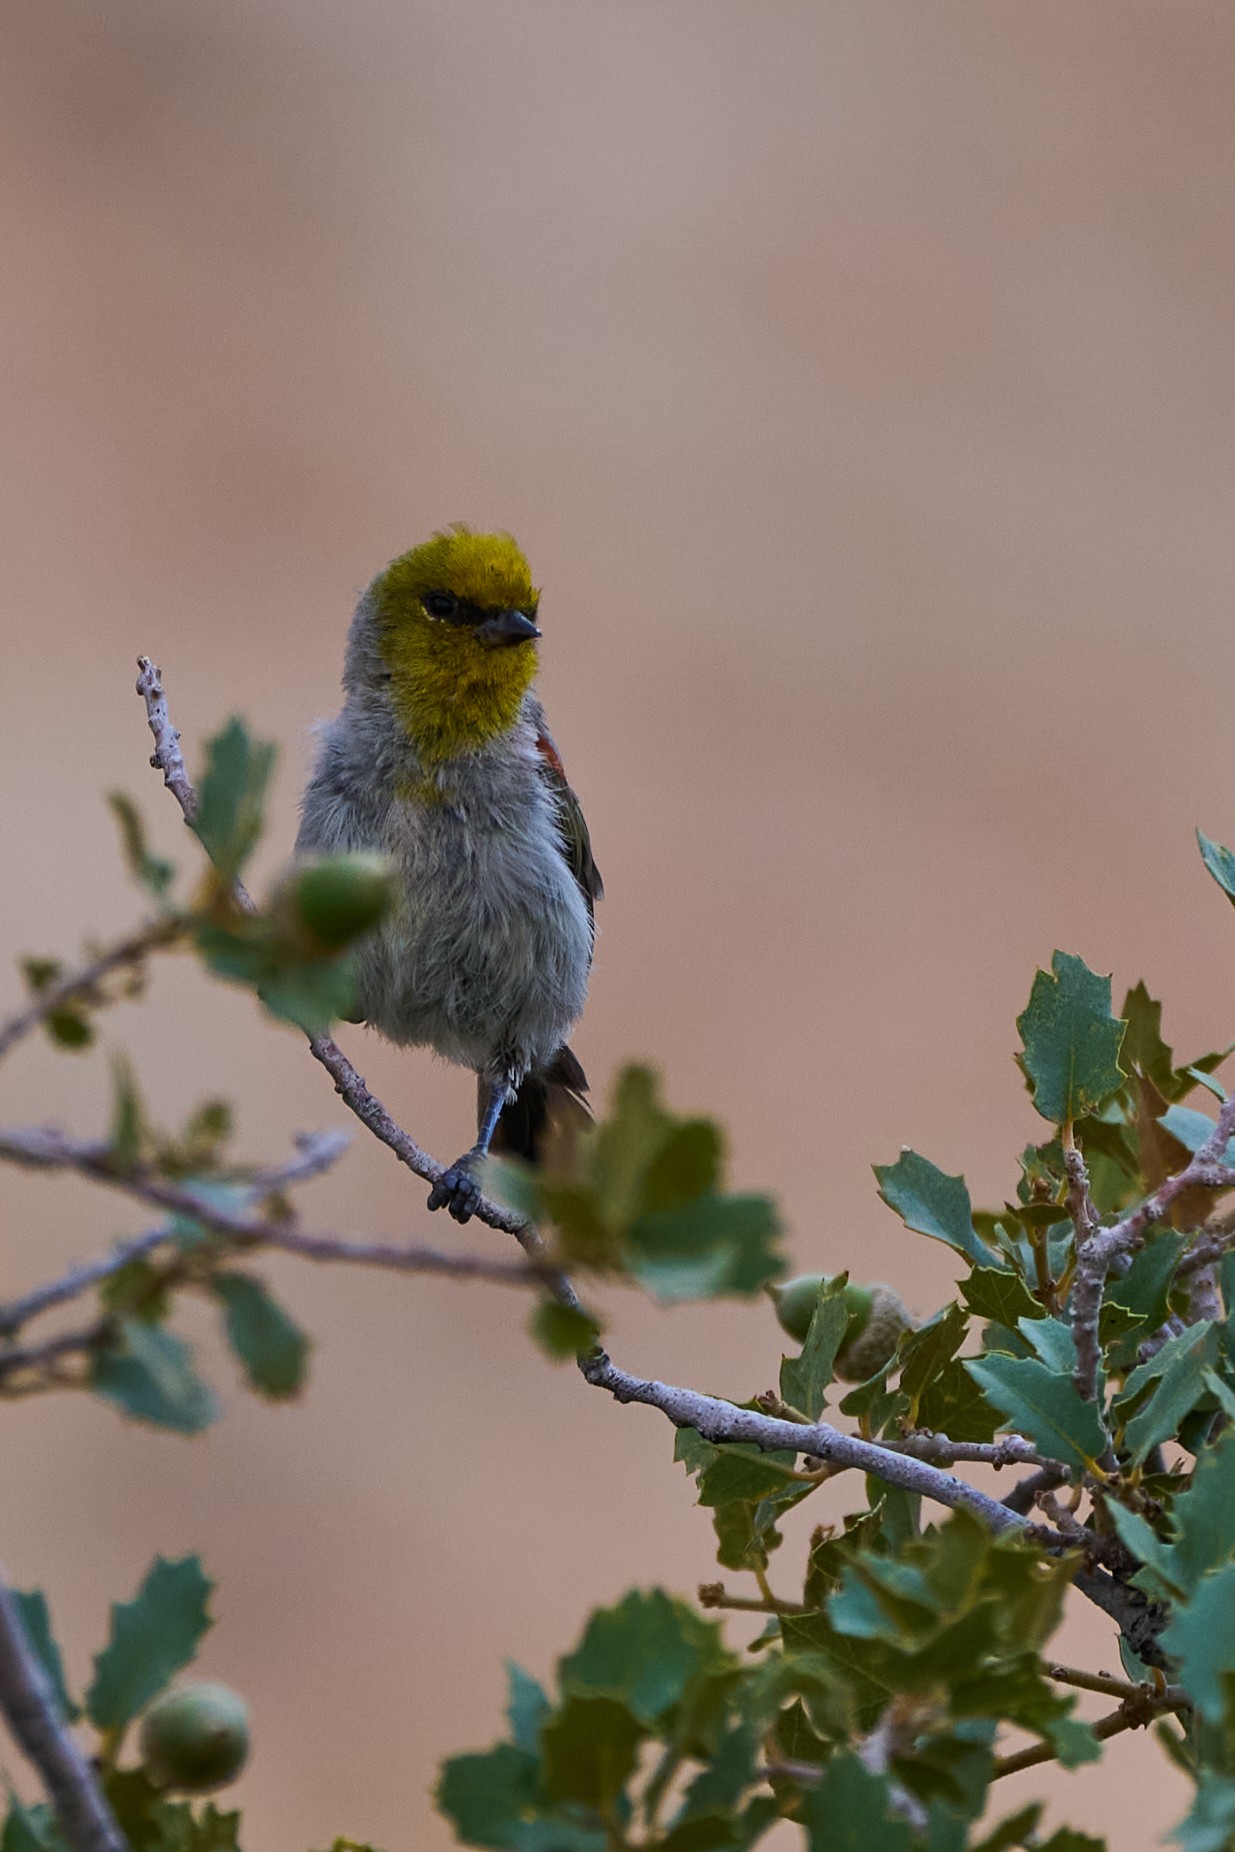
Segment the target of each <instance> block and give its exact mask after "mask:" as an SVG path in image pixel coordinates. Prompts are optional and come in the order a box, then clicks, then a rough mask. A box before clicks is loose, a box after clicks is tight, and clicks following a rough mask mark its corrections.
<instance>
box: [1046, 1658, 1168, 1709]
mask: <svg viewBox="0 0 1235 1852" xmlns="http://www.w3.org/2000/svg"><path fill="white" fill-rule="evenodd" d="M1042 1669H1043V1671H1044V1672H1045V1673H1046V1676H1047V1677H1048V1678H1053V1679H1054V1680H1055V1681H1056V1683H1057V1684H1060V1685H1075V1686H1076V1688H1077V1690H1078V1691H1099V1692H1101V1693H1102V1695H1103V1697H1107V1698H1122V1699H1127V1698H1139V1697H1140V1696H1141V1694H1142V1693H1143V1692H1146V1691H1148V1692H1150V1693H1151V1694H1153V1695H1156V1694H1155V1693H1154V1687H1153V1686H1152V1685H1137V1684H1134V1683H1133V1682H1132V1680H1131V1679H1128V1678H1112V1677H1111V1674H1110V1673H1109V1672H1085V1671H1083V1670H1082V1669H1081V1667H1080V1666H1060V1665H1048V1666H1043V1668H1042ZM1169 1689H1171V1687H1168V1690H1169ZM1175 1690H1176V1695H1177V1696H1178V1698H1179V1699H1180V1701H1181V1705H1184V1704H1186V1703H1187V1699H1186V1698H1185V1696H1184V1693H1183V1690H1182V1688H1175Z"/></svg>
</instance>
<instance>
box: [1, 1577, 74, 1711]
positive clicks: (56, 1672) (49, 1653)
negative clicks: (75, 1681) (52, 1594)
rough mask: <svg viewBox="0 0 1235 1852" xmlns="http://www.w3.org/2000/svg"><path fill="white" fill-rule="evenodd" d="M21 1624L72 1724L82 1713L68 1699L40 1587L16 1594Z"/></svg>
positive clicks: (58, 1702) (69, 1698) (61, 1708)
mask: <svg viewBox="0 0 1235 1852" xmlns="http://www.w3.org/2000/svg"><path fill="white" fill-rule="evenodd" d="M15 1599H16V1602H17V1607H18V1611H19V1612H20V1614H21V1623H22V1626H23V1627H24V1628H25V1630H26V1638H27V1639H28V1640H29V1642H30V1644H31V1646H32V1647H33V1648H34V1653H35V1657H36V1658H37V1659H38V1661H39V1663H40V1665H41V1666H42V1668H43V1670H44V1671H45V1672H46V1674H47V1676H48V1678H49V1679H50V1681H51V1688H52V1693H53V1695H54V1696H55V1700H56V1704H57V1705H58V1707H59V1710H60V1715H61V1716H62V1717H67V1718H68V1719H69V1720H70V1722H71V1721H72V1720H73V1719H74V1718H75V1717H80V1716H81V1711H80V1710H79V1709H78V1707H77V1705H76V1704H74V1702H73V1700H72V1698H71V1697H70V1696H69V1692H68V1687H67V1685H66V1684H65V1682H64V1661H63V1660H62V1659H61V1657H60V1648H59V1647H58V1646H57V1644H56V1636H55V1635H54V1634H53V1632H52V1630H51V1615H50V1613H49V1612H48V1608H47V1597H46V1595H45V1594H44V1593H43V1591H42V1589H41V1588H32V1589H30V1590H29V1591H28V1592H27V1593H25V1594H17V1595H15Z"/></svg>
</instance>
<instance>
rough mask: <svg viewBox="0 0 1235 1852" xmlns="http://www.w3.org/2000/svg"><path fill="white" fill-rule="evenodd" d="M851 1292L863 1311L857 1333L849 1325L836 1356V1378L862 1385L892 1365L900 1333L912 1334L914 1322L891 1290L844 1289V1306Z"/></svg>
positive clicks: (879, 1288)
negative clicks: (862, 1305) (862, 1306)
mask: <svg viewBox="0 0 1235 1852" xmlns="http://www.w3.org/2000/svg"><path fill="white" fill-rule="evenodd" d="M851 1292H853V1293H854V1295H855V1297H857V1296H859V1295H860V1296H861V1297H862V1298H863V1299H865V1301H866V1307H865V1310H864V1312H863V1313H862V1315H861V1317H860V1320H859V1322H858V1324H857V1328H856V1330H855V1328H854V1320H853V1319H850V1321H849V1325H848V1327H847V1328H846V1331H845V1336H844V1341H843V1342H842V1344H841V1347H840V1350H839V1351H838V1352H837V1356H836V1374H837V1376H838V1377H839V1378H840V1380H841V1381H842V1382H844V1383H864V1382H865V1381H866V1379H867V1377H868V1376H874V1375H875V1373H876V1372H877V1371H878V1370H881V1369H882V1368H883V1366H884V1364H885V1363H889V1362H890V1361H891V1359H892V1357H893V1356H894V1355H895V1353H896V1346H897V1345H898V1344H899V1342H900V1337H901V1333H902V1332H903V1331H911V1330H912V1329H913V1324H914V1320H913V1319H912V1318H911V1317H910V1315H909V1313H908V1311H907V1310H906V1308H905V1302H904V1300H903V1299H902V1298H901V1296H900V1294H899V1293H898V1292H894V1291H893V1290H892V1288H891V1287H890V1286H859V1287H848V1286H847V1287H846V1288H845V1303H846V1304H847V1305H848V1304H850V1298H849V1295H850V1293H851Z"/></svg>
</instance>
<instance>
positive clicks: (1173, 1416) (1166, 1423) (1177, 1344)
mask: <svg viewBox="0 0 1235 1852" xmlns="http://www.w3.org/2000/svg"><path fill="white" fill-rule="evenodd" d="M1217 1360H1218V1330H1217V1327H1216V1326H1215V1325H1208V1324H1206V1325H1193V1326H1190V1327H1189V1328H1188V1330H1186V1331H1181V1332H1180V1333H1179V1334H1178V1336H1176V1337H1173V1338H1168V1339H1167V1341H1166V1343H1165V1344H1164V1345H1163V1346H1162V1349H1161V1350H1160V1351H1159V1352H1158V1355H1157V1356H1156V1357H1152V1358H1151V1359H1150V1360H1149V1362H1148V1363H1143V1364H1141V1365H1140V1366H1139V1367H1138V1368H1137V1369H1135V1370H1134V1371H1133V1372H1132V1374H1131V1376H1129V1378H1128V1380H1127V1382H1126V1383H1125V1385H1124V1393H1123V1395H1122V1396H1121V1397H1120V1398H1119V1402H1118V1403H1117V1404H1116V1408H1117V1409H1119V1408H1122V1407H1124V1406H1128V1405H1132V1404H1134V1403H1135V1401H1136V1398H1137V1397H1138V1395H1139V1394H1140V1393H1141V1391H1142V1389H1143V1388H1144V1386H1145V1384H1146V1383H1147V1382H1152V1383H1153V1384H1154V1387H1153V1389H1152V1391H1151V1393H1150V1395H1149V1397H1148V1399H1147V1400H1146V1401H1145V1402H1144V1403H1143V1404H1142V1406H1141V1407H1140V1409H1139V1410H1138V1412H1137V1413H1136V1414H1135V1415H1133V1417H1132V1419H1131V1420H1130V1421H1129V1422H1128V1425H1127V1428H1126V1430H1125V1433H1124V1445H1125V1447H1126V1448H1127V1450H1128V1454H1129V1456H1130V1458H1131V1460H1132V1463H1133V1464H1134V1465H1136V1464H1139V1463H1140V1462H1141V1461H1142V1460H1144V1459H1145V1458H1146V1456H1147V1455H1148V1454H1149V1453H1150V1452H1151V1451H1152V1449H1153V1448H1154V1447H1157V1446H1159V1445H1160V1444H1161V1443H1162V1442H1163V1441H1164V1440H1169V1439H1170V1437H1171V1435H1172V1434H1174V1433H1176V1431H1177V1430H1178V1428H1179V1424H1180V1422H1181V1421H1182V1420H1183V1418H1184V1416H1185V1415H1186V1414H1188V1413H1189V1412H1190V1411H1191V1410H1192V1409H1193V1408H1195V1407H1196V1404H1197V1402H1198V1401H1199V1400H1200V1399H1201V1397H1202V1396H1203V1395H1205V1394H1207V1393H1208V1392H1207V1389H1206V1384H1205V1373H1206V1371H1207V1370H1208V1369H1210V1368H1212V1366H1213V1365H1214V1364H1215V1363H1216V1362H1217Z"/></svg>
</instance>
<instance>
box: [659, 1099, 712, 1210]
mask: <svg viewBox="0 0 1235 1852" xmlns="http://www.w3.org/2000/svg"><path fill="white" fill-rule="evenodd" d="M724 1148H725V1147H724V1140H723V1138H722V1137H721V1132H720V1127H719V1126H718V1125H716V1124H714V1123H713V1121H712V1120H711V1119H681V1120H679V1121H678V1123H677V1124H676V1125H675V1126H674V1127H673V1129H672V1131H671V1132H670V1133H669V1135H668V1137H667V1138H666V1139H665V1141H664V1143H663V1144H662V1145H661V1147H660V1149H659V1150H658V1151H657V1153H656V1155H655V1157H654V1158H653V1159H652V1161H651V1163H650V1164H649V1165H648V1167H647V1170H646V1172H645V1174H644V1178H643V1189H642V1200H641V1205H640V1206H641V1208H642V1209H643V1210H644V1211H645V1212H646V1211H649V1210H656V1209H679V1208H681V1207H682V1205H683V1204H684V1203H693V1202H694V1201H695V1200H696V1198H697V1197H700V1196H710V1195H712V1194H713V1193H714V1192H715V1191H716V1190H718V1189H719V1187H720V1169H721V1161H722V1159H723V1156H724Z"/></svg>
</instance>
